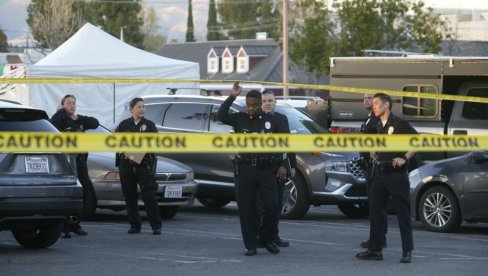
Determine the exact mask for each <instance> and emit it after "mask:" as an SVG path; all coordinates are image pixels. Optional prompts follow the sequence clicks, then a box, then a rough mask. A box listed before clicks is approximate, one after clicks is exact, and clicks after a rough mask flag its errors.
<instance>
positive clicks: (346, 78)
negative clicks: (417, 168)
mask: <svg viewBox="0 0 488 276" xmlns="http://www.w3.org/2000/svg"><path fill="white" fill-rule="evenodd" d="M330 63H331V68H330V79H331V85H332V86H346V87H355V88H366V89H368V88H369V89H379V90H381V89H385V90H399V91H405V92H417V93H420V94H423V93H434V94H448V95H461V96H474V97H488V58H485V57H444V56H414V57H408V56H407V57H336V58H331V61H330ZM363 96H364V94H362V93H344V92H340V91H330V98H331V99H330V111H329V116H330V117H329V120H330V122H331V126H330V127H331V131H332V132H334V133H345V132H358V131H359V127H360V125H361V123H362V122H363V120H364V119H365V118H366V117H367V114H366V110H365V109H364V107H363V104H362V102H363ZM392 99H393V107H392V111H393V113H394V114H396V115H398V116H400V117H403V118H404V119H406V120H408V121H409V122H410V123H411V124H412V125H413V126H414V128H415V129H416V130H417V131H418V132H419V133H429V134H439V135H442V134H467V135H480V134H488V104H487V103H479V102H463V101H451V100H437V99H425V98H417V97H401V96H392ZM460 154H462V153H459V152H438V153H421V154H419V155H420V159H421V161H428V160H437V159H442V158H446V157H451V156H454V155H460Z"/></svg>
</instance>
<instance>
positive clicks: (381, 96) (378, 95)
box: [374, 93, 393, 110]
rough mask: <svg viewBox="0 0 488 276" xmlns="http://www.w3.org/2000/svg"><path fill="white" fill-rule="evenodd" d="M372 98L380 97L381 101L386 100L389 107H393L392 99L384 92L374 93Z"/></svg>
mask: <svg viewBox="0 0 488 276" xmlns="http://www.w3.org/2000/svg"><path fill="white" fill-rule="evenodd" d="M374 98H380V100H381V101H382V102H387V103H389V109H390V110H391V108H392V107H393V101H392V100H391V97H390V95H388V94H385V93H376V94H374Z"/></svg>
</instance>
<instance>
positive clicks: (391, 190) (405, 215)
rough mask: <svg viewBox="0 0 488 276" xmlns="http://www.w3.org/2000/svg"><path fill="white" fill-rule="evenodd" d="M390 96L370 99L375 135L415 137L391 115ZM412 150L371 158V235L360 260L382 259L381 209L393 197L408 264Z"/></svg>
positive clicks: (382, 217) (410, 248) (402, 123)
mask: <svg viewBox="0 0 488 276" xmlns="http://www.w3.org/2000/svg"><path fill="white" fill-rule="evenodd" d="M391 108H392V100H391V97H390V96H388V95H386V94H384V93H377V94H375V95H374V99H373V111H374V113H375V116H376V117H378V119H379V121H380V122H379V124H378V126H377V133H378V134H386V135H392V134H417V132H416V131H415V129H413V127H412V126H411V125H410V123H408V122H407V121H405V120H404V119H402V118H400V117H397V116H395V115H394V114H392V113H391ZM414 154H415V153H414V152H413V151H407V152H380V153H378V154H376V155H375V156H374V159H373V164H374V165H373V182H372V184H371V191H370V193H369V195H370V196H371V199H370V204H371V206H370V212H371V213H370V236H369V249H368V250H366V251H364V252H360V253H358V254H356V257H357V258H359V259H363V260H382V259H383V254H382V253H381V239H382V235H383V224H384V223H385V222H384V215H383V210H384V208H385V207H384V206H385V203H386V200H387V198H388V194H390V195H391V196H392V201H393V206H394V208H395V210H396V213H397V217H398V224H399V227H400V235H401V240H402V250H403V253H402V258H401V259H400V262H402V263H410V262H411V258H412V254H411V251H412V250H413V237H412V221H411V218H410V196H409V190H410V186H409V182H408V175H407V172H408V161H409V159H410V158H412V157H413V156H414Z"/></svg>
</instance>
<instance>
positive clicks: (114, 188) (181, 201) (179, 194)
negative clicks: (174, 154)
mask: <svg viewBox="0 0 488 276" xmlns="http://www.w3.org/2000/svg"><path fill="white" fill-rule="evenodd" d="M87 132H88V133H111V132H110V131H109V130H108V129H106V128H105V127H103V126H99V127H98V128H97V129H93V130H88V131H87ZM157 159H158V164H157V167H156V182H157V183H158V189H157V191H156V197H157V199H158V205H159V211H160V213H161V217H162V218H164V219H171V218H173V217H174V216H175V215H176V213H177V212H178V209H179V207H180V206H186V205H193V201H194V199H195V195H196V192H197V189H198V183H197V182H196V181H195V180H194V177H193V170H192V169H191V168H190V167H188V166H186V165H183V164H181V163H180V162H177V161H174V160H171V159H168V158H164V157H161V156H158V157H157ZM87 165H88V175H89V176H90V179H91V181H92V183H93V187H89V188H88V189H89V192H88V193H87V194H88V200H87V203H86V204H85V206H84V208H85V209H84V210H85V212H84V214H86V216H87V217H88V218H90V217H93V216H95V211H96V208H103V209H111V210H123V209H125V201H124V197H123V195H122V186H121V184H120V178H119V170H118V168H117V167H115V153H111V152H91V153H90V154H88V163H87ZM139 206H141V207H143V206H144V203H143V201H142V197H140V200H139Z"/></svg>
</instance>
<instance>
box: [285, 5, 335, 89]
mask: <svg viewBox="0 0 488 276" xmlns="http://www.w3.org/2000/svg"><path fill="white" fill-rule="evenodd" d="M290 4H292V3H290ZM293 5H294V6H292V7H290V9H289V10H290V13H291V14H290V16H291V20H290V24H289V25H290V27H289V40H288V41H289V48H290V51H289V56H290V59H291V60H292V61H293V62H294V63H295V64H297V65H300V66H302V67H304V68H305V69H306V71H307V72H311V73H314V75H315V76H316V78H317V79H318V78H320V76H321V75H325V74H327V72H328V68H327V66H328V64H329V62H328V60H329V57H330V56H331V55H333V54H334V52H335V42H334V28H335V25H334V23H332V22H331V20H330V18H329V11H328V9H327V6H326V5H325V4H324V3H323V2H322V1H313V0H307V1H297V2H295V3H293Z"/></svg>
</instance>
